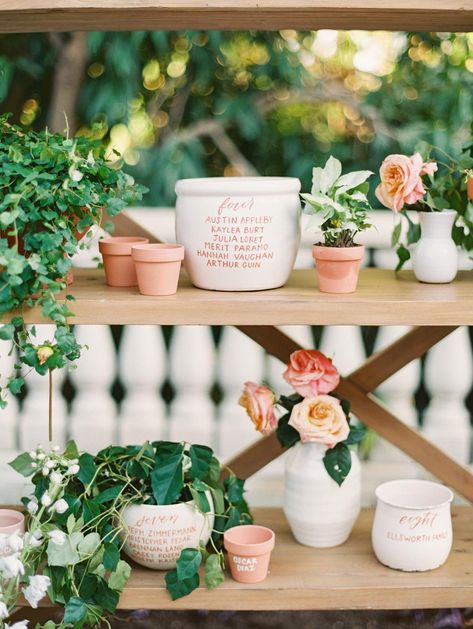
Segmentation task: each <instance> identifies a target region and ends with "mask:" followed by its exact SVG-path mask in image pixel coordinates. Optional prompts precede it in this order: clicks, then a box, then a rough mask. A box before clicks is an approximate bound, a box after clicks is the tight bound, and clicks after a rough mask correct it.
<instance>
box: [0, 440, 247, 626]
mask: <svg viewBox="0 0 473 629" xmlns="http://www.w3.org/2000/svg"><path fill="white" fill-rule="evenodd" d="M10 465H11V466H12V467H13V469H15V470H16V471H17V472H19V473H20V474H22V475H23V476H25V477H31V478H32V482H33V484H34V493H33V497H28V498H24V499H23V503H24V504H25V506H26V507H27V509H28V510H29V511H30V513H31V517H30V523H29V527H28V528H29V534H30V535H33V534H35V535H37V536H38V538H39V539H40V540H41V543H40V544H39V545H38V546H37V547H35V548H34V549H33V550H31V549H26V550H25V552H26V558H27V560H28V563H27V565H26V566H25V567H26V574H25V575H24V576H23V577H20V576H19V577H18V579H17V581H16V582H15V584H13V585H10V586H9V587H10V594H12V593H15V592H17V593H18V594H19V592H20V585H21V583H25V582H27V579H28V577H29V576H30V575H34V574H37V573H38V572H42V574H44V575H46V576H48V577H49V578H50V580H51V584H50V587H49V588H48V595H49V598H50V599H51V601H52V602H53V603H55V604H58V605H62V606H64V618H63V621H62V622H61V623H60V624H59V625H58V627H61V628H64V627H71V626H73V627H74V628H78V629H80V628H81V627H83V626H84V625H91V626H93V627H98V626H99V625H100V623H101V621H102V620H103V618H104V616H105V615H106V614H107V613H109V614H113V613H114V612H115V610H116V608H117V605H118V601H119V598H120V594H121V592H122V590H123V588H124V587H125V584H126V582H127V580H128V578H129V576H130V572H131V568H130V566H129V564H128V563H127V562H126V561H124V560H122V559H121V558H120V550H121V548H122V545H123V527H124V525H123V522H122V518H121V513H122V511H123V509H124V508H125V507H127V506H128V505H130V504H147V505H169V504H175V503H180V502H187V501H189V500H194V502H195V505H196V508H197V509H199V510H200V511H201V512H203V513H209V512H210V511H213V512H214V513H215V523H214V529H213V532H212V535H211V539H210V542H209V545H208V547H207V548H203V547H200V548H186V549H184V550H183V551H182V552H181V555H180V557H179V559H178V561H177V567H176V568H175V569H174V570H171V571H169V572H168V573H167V574H166V577H165V580H166V587H167V589H168V591H169V593H170V595H171V597H172V599H173V600H175V599H177V598H180V597H182V596H185V595H187V594H189V593H190V592H192V591H193V590H194V589H195V588H197V587H198V586H199V584H200V576H199V568H200V566H201V565H202V564H203V565H204V566H205V584H206V586H207V587H208V588H214V587H216V586H218V585H219V584H220V583H222V581H223V580H224V573H223V569H224V556H223V551H222V546H223V544H222V541H223V532H224V531H225V530H226V529H228V528H231V527H233V526H237V525H239V524H248V523H251V522H252V517H251V515H250V511H249V508H248V505H247V503H246V501H245V499H244V496H243V492H244V481H242V480H240V479H238V478H236V477H235V476H234V475H233V474H231V473H230V474H229V475H228V476H227V477H226V478H225V479H224V480H221V466H220V463H219V461H218V460H217V459H216V457H215V456H214V454H213V451H212V450H211V448H209V447H207V446H203V445H189V444H186V443H173V442H165V441H157V442H153V443H149V442H146V443H144V444H143V445H132V446H123V447H122V446H109V447H107V448H105V449H103V450H101V451H100V452H99V453H98V454H97V455H95V456H94V455H92V454H89V453H87V452H85V453H83V454H80V453H79V452H78V450H77V446H76V444H75V443H74V442H73V441H71V442H69V443H68V445H67V447H66V449H65V451H64V452H63V453H58V452H56V451H53V452H51V453H50V454H47V455H46V454H45V453H44V451H43V450H42V449H41V448H39V449H38V450H36V451H34V452H29V453H24V454H21V455H20V456H18V457H17V458H16V459H15V460H14V461H13V462H12V463H11V464H10ZM74 467H75V468H76V470H74ZM53 472H55V473H59V476H55V474H53ZM58 478H60V479H61V480H60V481H59V482H56V481H57V479H58ZM209 492H210V494H211V496H212V502H213V505H211V504H210V503H209V500H208V499H207V495H208V493H209ZM45 496H48V499H46V500H45V498H44V497H45ZM58 500H59V501H60V502H61V503H62V504H63V505H64V507H63V509H60V510H59V511H60V512H59V511H57V510H56V509H55V507H54V505H57V504H58ZM66 503H67V504H66ZM35 531H36V533H35ZM51 531H60V532H62V533H61V534H64V535H65V540H64V543H63V544H61V545H57V544H55V543H54V540H53V539H51V538H50V537H48V535H49V533H50V532H51ZM38 533H39V535H38ZM0 583H1V580H0ZM1 595H2V590H1V588H0V600H1V598H2V596H1ZM14 602H16V601H14ZM13 606H14V603H12V604H11V605H10V609H11V608H12V607H13ZM55 626H56V625H54V623H53V624H48V625H47V627H48V629H50V628H52V627H55ZM109 626H110V625H109Z"/></svg>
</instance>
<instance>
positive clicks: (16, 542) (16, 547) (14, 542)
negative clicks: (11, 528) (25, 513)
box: [7, 531, 23, 553]
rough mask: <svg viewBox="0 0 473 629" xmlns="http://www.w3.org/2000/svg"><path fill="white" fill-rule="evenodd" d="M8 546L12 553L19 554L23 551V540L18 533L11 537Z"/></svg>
mask: <svg viewBox="0 0 473 629" xmlns="http://www.w3.org/2000/svg"><path fill="white" fill-rule="evenodd" d="M7 544H8V546H10V549H11V552H12V553H19V552H20V550H23V538H22V537H21V536H20V534H19V533H18V531H15V532H14V533H12V534H11V535H10V536H9V538H8V540H7Z"/></svg>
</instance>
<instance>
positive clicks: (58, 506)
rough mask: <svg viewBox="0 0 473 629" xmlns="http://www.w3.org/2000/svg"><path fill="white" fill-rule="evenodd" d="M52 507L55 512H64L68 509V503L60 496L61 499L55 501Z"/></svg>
mask: <svg viewBox="0 0 473 629" xmlns="http://www.w3.org/2000/svg"><path fill="white" fill-rule="evenodd" d="M53 509H54V511H56V513H65V512H66V511H67V510H68V509H69V505H68V504H67V502H66V501H65V500H64V499H63V498H61V500H58V501H57V502H56V503H55V505H54V507H53Z"/></svg>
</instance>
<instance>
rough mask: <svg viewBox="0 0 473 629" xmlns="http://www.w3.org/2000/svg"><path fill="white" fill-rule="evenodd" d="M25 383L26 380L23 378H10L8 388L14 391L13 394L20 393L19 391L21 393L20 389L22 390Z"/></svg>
mask: <svg viewBox="0 0 473 629" xmlns="http://www.w3.org/2000/svg"><path fill="white" fill-rule="evenodd" d="M24 384H25V380H24V379H23V378H21V377H20V378H10V379H9V380H8V385H7V386H8V388H9V389H10V391H11V392H12V393H13V395H18V393H20V391H21V390H22V388H23V386H24Z"/></svg>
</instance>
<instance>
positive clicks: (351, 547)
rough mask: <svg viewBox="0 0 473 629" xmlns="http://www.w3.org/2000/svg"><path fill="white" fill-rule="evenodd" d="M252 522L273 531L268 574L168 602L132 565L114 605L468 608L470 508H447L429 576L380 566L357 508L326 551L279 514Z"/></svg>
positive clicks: (158, 577) (265, 512)
mask: <svg viewBox="0 0 473 629" xmlns="http://www.w3.org/2000/svg"><path fill="white" fill-rule="evenodd" d="M254 515H255V521H256V522H258V523H259V524H263V525H266V526H269V527H271V528H272V529H273V530H274V531H275V532H276V548H275V550H274V552H273V555H272V559H271V566H270V575H269V576H268V578H267V579H266V580H265V581H263V582H262V583H258V584H254V585H244V584H241V583H236V582H235V581H233V580H232V579H231V578H230V577H229V576H228V577H227V579H226V581H225V583H223V584H222V585H221V586H220V587H219V588H218V589H217V590H213V591H210V592H209V591H208V590H206V589H205V587H203V588H199V589H198V590H197V591H195V592H193V593H192V594H191V595H190V596H188V597H186V598H183V599H180V600H178V601H174V602H173V601H171V599H170V597H169V594H168V593H167V591H166V590H165V588H164V577H163V573H160V572H154V571H152V570H146V569H144V568H140V567H138V566H135V567H134V569H133V571H132V576H131V578H130V581H129V583H128V585H127V587H126V589H125V591H124V592H123V595H122V597H121V600H120V607H121V608H123V609H128V608H130V609H131V608H133V609H137V608H144V609H214V610H221V609H233V610H253V609H254V610H256V609H262V610H283V609H312V610H314V609H324V610H331V609H427V608H446V607H468V606H471V601H472V600H473V578H472V553H473V540H472V536H471V522H472V517H473V508H471V507H458V508H456V509H454V518H453V526H454V547H453V550H452V554H451V555H450V557H449V559H448V562H447V563H446V564H445V565H444V566H442V567H441V568H439V569H437V570H434V571H431V572H419V573H406V572H399V571H397V570H391V569H389V568H386V567H384V566H382V565H381V564H380V563H378V561H377V560H376V558H375V557H374V555H373V553H372V550H371V541H370V540H371V523H372V519H373V513H372V511H371V510H364V511H363V512H362V514H361V516H360V518H359V520H358V523H357V525H356V526H355V529H354V531H353V533H352V535H351V536H350V539H349V540H348V542H346V543H345V544H343V545H342V546H338V547H336V548H328V549H315V548H308V547H306V546H302V545H300V544H297V543H296V542H295V541H294V539H293V537H292V534H291V533H290V531H289V527H288V525H287V523H286V520H285V518H284V516H283V514H282V512H281V511H280V510H279V509H260V510H256V509H255V514H254Z"/></svg>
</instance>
